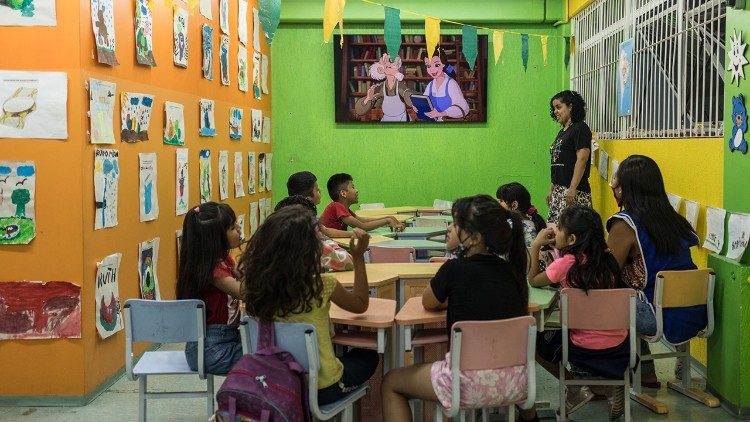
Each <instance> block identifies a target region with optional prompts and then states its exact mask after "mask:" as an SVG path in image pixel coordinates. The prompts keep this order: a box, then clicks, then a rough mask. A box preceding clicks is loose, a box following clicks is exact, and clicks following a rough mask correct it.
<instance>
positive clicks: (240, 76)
mask: <svg viewBox="0 0 750 422" xmlns="http://www.w3.org/2000/svg"><path fill="white" fill-rule="evenodd" d="M237 67H238V70H237V87H238V88H239V90H240V91H242V92H247V50H246V49H245V47H243V46H240V47H239V49H238V50H237Z"/></svg>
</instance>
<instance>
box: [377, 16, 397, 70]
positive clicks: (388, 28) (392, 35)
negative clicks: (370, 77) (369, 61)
mask: <svg viewBox="0 0 750 422" xmlns="http://www.w3.org/2000/svg"><path fill="white" fill-rule="evenodd" d="M383 35H384V36H385V45H386V47H388V55H389V56H391V62H393V61H394V60H396V56H398V49H399V48H401V11H400V10H398V9H394V8H392V7H388V6H385V23H384V24H383ZM377 59H380V57H377Z"/></svg>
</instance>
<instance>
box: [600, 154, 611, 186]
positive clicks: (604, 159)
mask: <svg viewBox="0 0 750 422" xmlns="http://www.w3.org/2000/svg"><path fill="white" fill-rule="evenodd" d="M607 166H609V155H608V154H607V151H605V150H603V149H599V166H598V167H599V175H600V176H602V179H604V180H607V170H608V169H607Z"/></svg>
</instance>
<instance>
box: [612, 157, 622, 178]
mask: <svg viewBox="0 0 750 422" xmlns="http://www.w3.org/2000/svg"><path fill="white" fill-rule="evenodd" d="M619 169H620V162H619V161H617V160H615V159H614V158H613V159H612V173H611V174H610V175H609V181H610V182H611V181H612V179H614V178H615V176H616V175H617V170H619Z"/></svg>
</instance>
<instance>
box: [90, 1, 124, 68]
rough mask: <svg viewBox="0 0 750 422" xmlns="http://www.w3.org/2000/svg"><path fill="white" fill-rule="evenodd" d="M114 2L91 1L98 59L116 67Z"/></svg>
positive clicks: (92, 23)
mask: <svg viewBox="0 0 750 422" xmlns="http://www.w3.org/2000/svg"><path fill="white" fill-rule="evenodd" d="M112 1H113V0H91V25H92V27H93V29H94V40H95V41H96V58H97V60H98V61H99V63H102V64H108V65H110V66H116V65H118V64H120V63H118V62H117V57H116V56H115V12H114V7H113V6H112Z"/></svg>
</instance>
